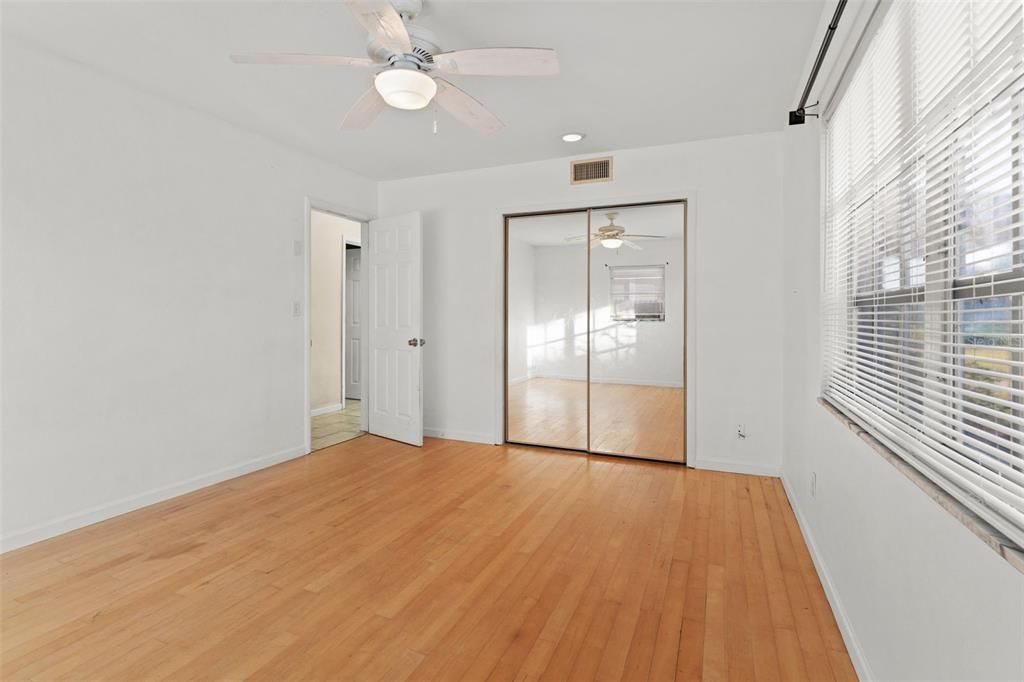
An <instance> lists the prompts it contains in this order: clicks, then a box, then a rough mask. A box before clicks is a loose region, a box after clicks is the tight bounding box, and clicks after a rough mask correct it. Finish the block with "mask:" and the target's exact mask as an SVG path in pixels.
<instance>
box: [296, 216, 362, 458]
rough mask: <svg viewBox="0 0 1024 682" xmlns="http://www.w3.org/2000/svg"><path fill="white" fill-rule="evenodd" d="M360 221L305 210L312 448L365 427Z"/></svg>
mask: <svg viewBox="0 0 1024 682" xmlns="http://www.w3.org/2000/svg"><path fill="white" fill-rule="evenodd" d="M362 231H363V225H362V223H360V222H358V221H355V220H352V219H351V218H347V217H345V216H343V215H340V214H336V213H332V212H330V211H326V210H323V209H319V208H311V209H310V212H309V232H310V234H309V247H310V263H309V273H310V281H309V323H310V346H309V353H310V363H309V373H310V376H309V404H310V411H309V414H310V425H309V429H310V449H311V450H320V449H322V448H326V447H330V446H332V445H337V444H338V443H343V442H345V441H347V440H351V439H353V438H356V437H358V436H361V435H363V433H365V432H364V431H363V429H362V424H363V423H365V422H364V420H363V415H362V404H363V403H362V397H363V380H362V378H363V374H364V373H363V371H362V351H361V345H360V341H361V339H362V319H363V316H362V305H361V301H362V294H361V287H360V281H361V261H362V259H361V255H362V249H361V246H362Z"/></svg>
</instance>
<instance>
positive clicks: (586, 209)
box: [501, 198, 695, 466]
mask: <svg viewBox="0 0 1024 682" xmlns="http://www.w3.org/2000/svg"><path fill="white" fill-rule="evenodd" d="M672 204H679V205H681V206H682V209H683V259H682V262H683V265H682V267H683V277H682V281H683V334H682V338H683V347H682V349H681V350H680V352H682V354H683V414H682V419H683V429H684V432H683V434H684V435H683V458H682V460H677V459H663V458H658V457H642V456H639V455H628V454H613V453H605V452H594V451H593V450H591V425H590V419H591V409H590V387H591V379H590V369H591V368H590V360H591V354H592V353H591V343H592V338H591V311H590V299H591V273H590V268H591V254H592V249H591V248H590V245H589V243H588V242H585V244H586V248H587V408H586V409H587V448H586V449H585V450H582V449H578V448H570V447H559V446H556V445H542V444H536V443H527V442H522V441H514V440H510V439H509V434H508V423H509V384H508V370H509V324H508V318H509V286H508V280H509V227H510V226H509V221H510V220H513V219H515V218H530V217H537V216H550V215H562V214H568V213H586V214H587V233H588V234H590V233H591V222H592V216H593V213H594V212H595V211H607V210H613V209H627V208H643V207H647V206H666V205H672ZM689 205H690V200H689V199H686V198H679V199H655V200H650V201H635V202H620V203H611V204H599V205H590V206H578V207H575V208H556V209H546V210H539V211H521V212H514V213H503V214H502V252H503V253H502V259H503V267H502V292H503V295H502V299H503V306H502V307H503V319H502V341H501V349H502V359H503V362H502V369H501V371H502V403H503V424H502V432H501V433H502V442H503V443H508V444H512V445H525V446H530V447H541V448H550V449H555V450H566V451H569V452H579V453H583V454H586V455H595V456H600V457H622V458H625V459H637V460H641V461H648V462H650V461H654V462H666V463H669V464H682V465H686V466H694V462H693V460H692V458H691V457H690V453H689V449H690V447H689V445H690V442H691V433H690V428H691V426H692V425H691V423H690V421H691V420H690V419H689V415H690V409H691V408H690V395H691V392H690V379H689V361H690V356H691V354H692V349H691V348H690V345H691V339H690V327H689V324H690V307H691V306H690V302H691V295H692V294H691V291H690V289H691V283H690V277H689V275H690V271H689V263H690V258H691V253H690V234H689V229H690V220H689ZM694 440H695V439H694Z"/></svg>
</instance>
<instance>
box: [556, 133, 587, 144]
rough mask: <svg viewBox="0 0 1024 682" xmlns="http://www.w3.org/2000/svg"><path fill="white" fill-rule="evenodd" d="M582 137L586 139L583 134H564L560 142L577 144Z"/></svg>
mask: <svg viewBox="0 0 1024 682" xmlns="http://www.w3.org/2000/svg"><path fill="white" fill-rule="evenodd" d="M584 137H586V135H585V134H583V133H566V134H565V135H562V142H579V141H580V140H582V139H583V138H584Z"/></svg>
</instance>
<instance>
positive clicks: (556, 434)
mask: <svg viewBox="0 0 1024 682" xmlns="http://www.w3.org/2000/svg"><path fill="white" fill-rule="evenodd" d="M506 225H507V228H506V238H507V243H506V259H507V260H506V267H507V273H506V276H507V280H506V282H507V285H506V295H507V302H506V314H507V334H506V396H505V400H506V402H505V405H506V407H505V409H506V421H505V424H506V426H505V428H506V434H505V438H506V440H508V441H511V442H515V443H528V444H532V445H549V446H554V447H560V448H572V449H576V450H586V449H587V349H588V338H587V240H586V239H585V238H584V239H582V240H579V241H575V242H567V241H566V239H569V238H572V237H580V236H585V235H586V234H587V213H586V211H581V212H578V213H561V214H550V215H539V216H526V217H519V218H509V219H508V220H507V223H506Z"/></svg>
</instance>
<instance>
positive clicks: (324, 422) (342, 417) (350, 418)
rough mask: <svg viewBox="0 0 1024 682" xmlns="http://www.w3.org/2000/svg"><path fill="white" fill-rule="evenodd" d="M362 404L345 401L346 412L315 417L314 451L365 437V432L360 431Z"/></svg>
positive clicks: (350, 400)
mask: <svg viewBox="0 0 1024 682" xmlns="http://www.w3.org/2000/svg"><path fill="white" fill-rule="evenodd" d="M361 404H362V403H361V401H359V400H352V399H351V398H349V399H348V400H346V401H345V409H344V410H341V411H340V412H330V413H328V414H321V415H318V416H316V417H313V449H314V450H319V449H321V448H326V447H328V446H330V445H336V444H338V443H344V442H345V441H347V440H351V439H353V438H355V437H356V436H361V435H363V433H365V432H364V431H361V430H360V429H359V414H360V410H361V409H362V408H361Z"/></svg>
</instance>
